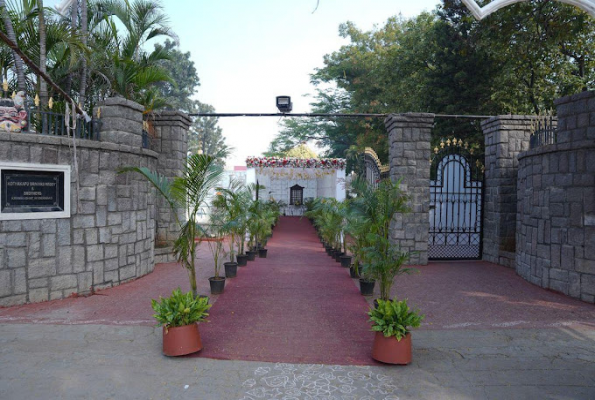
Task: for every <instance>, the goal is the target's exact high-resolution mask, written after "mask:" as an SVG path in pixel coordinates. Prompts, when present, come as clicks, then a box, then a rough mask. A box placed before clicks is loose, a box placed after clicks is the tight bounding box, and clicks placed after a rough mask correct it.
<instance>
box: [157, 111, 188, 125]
mask: <svg viewBox="0 0 595 400" xmlns="http://www.w3.org/2000/svg"><path fill="white" fill-rule="evenodd" d="M152 122H153V125H154V126H164V125H168V126H171V125H172V122H178V123H179V124H180V125H181V126H182V127H185V128H186V129H187V128H189V127H190V125H192V118H190V117H189V116H188V114H186V113H184V112H182V111H172V110H162V111H159V112H156V113H155V116H154V118H153V119H152Z"/></svg>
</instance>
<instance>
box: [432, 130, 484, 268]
mask: <svg viewBox="0 0 595 400" xmlns="http://www.w3.org/2000/svg"><path fill="white" fill-rule="evenodd" d="M483 172H484V167H483V164H482V163H481V162H480V161H479V160H478V159H476V158H475V157H474V156H473V150H469V149H468V146H467V144H464V143H463V141H462V140H457V139H453V140H450V139H448V140H447V141H446V142H445V141H442V142H441V144H440V147H436V148H435V149H434V157H433V158H432V160H431V177H432V178H433V179H432V180H430V234H429V239H428V257H429V258H431V259H436V260H445V259H479V258H481V249H482V215H483V209H482V191H483Z"/></svg>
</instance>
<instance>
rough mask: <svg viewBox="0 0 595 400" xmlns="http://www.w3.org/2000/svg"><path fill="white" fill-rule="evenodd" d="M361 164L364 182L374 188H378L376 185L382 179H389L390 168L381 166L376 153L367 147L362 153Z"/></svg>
mask: <svg viewBox="0 0 595 400" xmlns="http://www.w3.org/2000/svg"><path fill="white" fill-rule="evenodd" d="M363 164H364V165H363V167H364V174H365V175H364V176H365V177H366V181H367V182H368V183H369V184H370V185H371V186H373V187H374V188H377V187H378V183H379V182H380V181H381V180H382V179H386V178H388V177H389V169H390V168H389V167H388V166H387V165H382V164H381V163H380V160H379V159H378V155H377V154H376V152H375V151H374V150H373V149H371V148H369V147H366V150H365V151H364V155H363Z"/></svg>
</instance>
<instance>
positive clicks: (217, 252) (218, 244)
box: [202, 212, 226, 294]
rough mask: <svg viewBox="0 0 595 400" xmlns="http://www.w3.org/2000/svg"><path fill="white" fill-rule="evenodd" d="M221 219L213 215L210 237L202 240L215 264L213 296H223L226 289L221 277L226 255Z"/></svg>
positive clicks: (211, 281)
mask: <svg viewBox="0 0 595 400" xmlns="http://www.w3.org/2000/svg"><path fill="white" fill-rule="evenodd" d="M219 218H220V214H219V213H217V212H213V213H211V219H210V222H211V225H210V227H209V237H206V238H204V239H202V240H203V241H206V242H207V244H208V246H209V250H210V251H211V255H212V256H213V261H214V264H215V275H214V276H211V277H210V278H209V284H210V286H211V294H221V293H223V290H224V289H225V277H224V276H221V275H220V271H221V262H222V261H223V258H224V257H225V255H226V253H225V248H224V243H223V242H224V239H225V229H224V226H223V225H222V224H221V222H222V221H221V220H220V219H219Z"/></svg>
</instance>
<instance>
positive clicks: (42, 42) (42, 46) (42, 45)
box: [37, 0, 48, 130]
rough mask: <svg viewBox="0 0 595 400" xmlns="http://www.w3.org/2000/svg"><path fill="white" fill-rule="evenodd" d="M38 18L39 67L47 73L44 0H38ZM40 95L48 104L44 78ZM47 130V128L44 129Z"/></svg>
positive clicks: (40, 80) (40, 85) (40, 87)
mask: <svg viewBox="0 0 595 400" xmlns="http://www.w3.org/2000/svg"><path fill="white" fill-rule="evenodd" d="M37 9H38V11H37V12H38V13H39V16H38V20H39V69H40V71H41V72H43V73H46V72H47V69H46V65H47V60H46V58H47V49H46V31H45V16H44V9H43V0H37ZM39 97H40V98H41V102H42V104H47V101H48V86H47V83H46V82H45V81H44V80H43V79H39ZM44 130H45V129H44Z"/></svg>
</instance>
